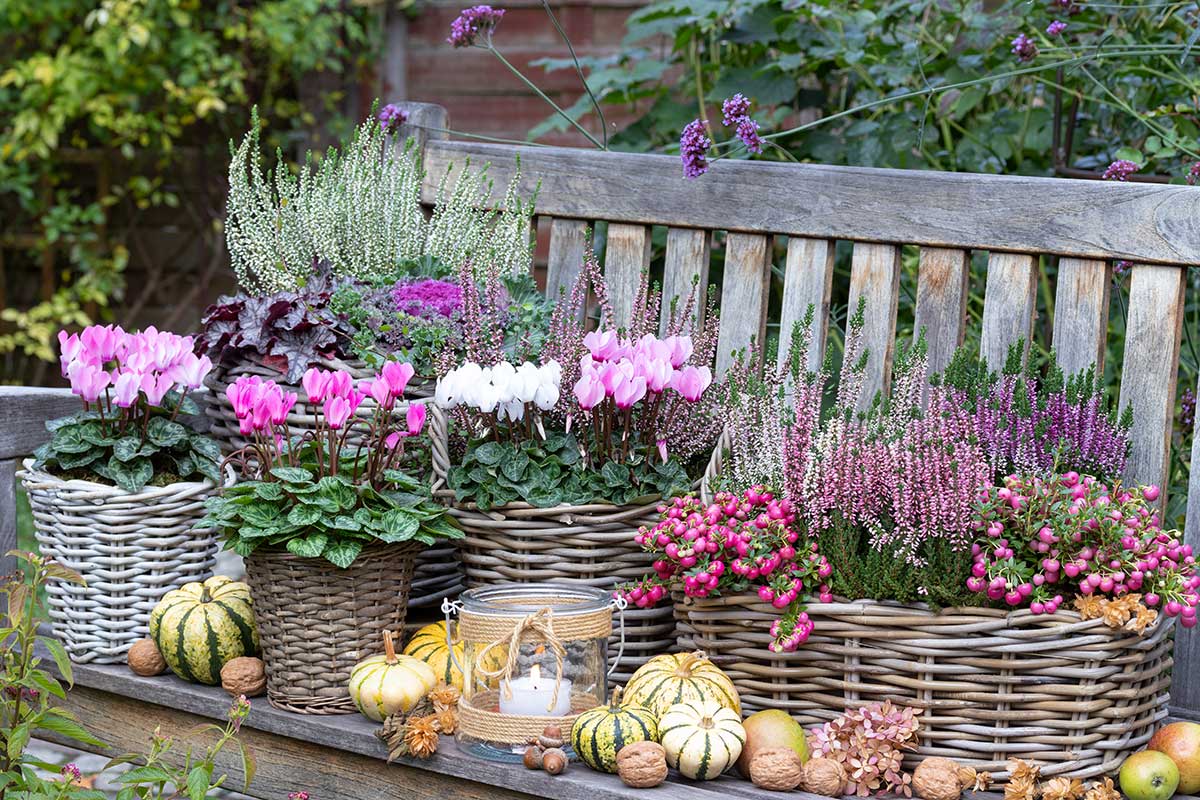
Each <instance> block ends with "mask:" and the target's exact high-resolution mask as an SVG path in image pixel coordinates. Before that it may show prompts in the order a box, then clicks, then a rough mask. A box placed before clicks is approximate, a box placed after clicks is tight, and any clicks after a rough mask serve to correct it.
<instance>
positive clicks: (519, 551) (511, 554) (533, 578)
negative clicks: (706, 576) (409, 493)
mask: <svg viewBox="0 0 1200 800" xmlns="http://www.w3.org/2000/svg"><path fill="white" fill-rule="evenodd" d="M429 424H431V425H433V426H434V427H433V428H431V430H430V436H431V437H432V439H433V441H434V445H433V448H432V457H433V472H434V477H435V480H434V486H435V487H436V488H437V491H436V492H435V494H436V495H437V496H438V497H440V498H441V499H442V500H443V501H444V502H445V503H446V504H447V505H449V506H450V513H451V515H453V517H454V518H455V519H456V520H457V521H458V523H459V525H461V526H462V528H463V531H464V532H465V533H466V537H465V538H464V539H462V540H461V541H460V542H459V547H460V552H461V554H462V563H463V569H464V571H465V573H466V585H467V586H468V587H474V586H494V585H496V584H500V583H541V582H547V581H561V582H566V583H576V584H582V585H585V586H596V587H601V588H607V587H612V586H616V585H617V584H620V583H624V582H626V581H633V580H637V579H638V578H641V577H642V576H644V575H646V574H647V573H649V572H650V570H651V568H650V565H651V564H652V563H653V562H654V557H653V556H652V555H651V554H649V553H647V552H645V551H644V550H642V548H641V545H639V544H638V543H637V542H636V541H634V536H635V535H636V534H637V531H638V528H640V527H641V526H643V525H651V526H652V525H654V523H655V522H657V521H658V505H659V502H660V501H658V500H655V501H654V502H650V503H644V504H641V505H634V506H614V505H611V504H608V503H592V504H588V505H582V506H570V505H559V506H555V507H553V508H536V507H534V506H531V505H529V504H528V503H509V504H507V505H504V506H500V507H498V508H493V509H491V510H489V511H481V510H480V509H479V508H478V506H476V505H475V504H474V503H471V502H462V503H460V502H456V501H455V499H454V492H453V491H452V490H450V489H449V487H448V480H449V474H450V468H451V466H452V464H451V456H450V446H449V432H448V426H447V419H446V415H445V413H444V412H442V411H441V410H440V409H437V408H436V407H431V409H430V414H429ZM638 618H639V619H641V620H642V621H644V622H645V623H646V624H645V625H644V626H633V627H632V629H631V630H629V631H627V635H626V640H625V642H626V647H625V653H624V656H623V658H622V660H621V665H620V670H621V672H620V673H619V676H624V677H625V679H628V675H632V674H633V671H634V670H636V669H637V667H639V666H641V665H642V664H644V663H645V662H646V661H648V660H649V659H650V658H651V657H652V656H654V655H657V654H658V653H660V652H662V650H661V649H658V648H659V647H660V646H661V645H662V644H663V642H664V639H665V640H666V641H667V642H670V641H671V640H673V639H674V636H673V634H668V635H667V636H665V637H664V636H663V634H664V630H665V629H666V628H667V626H670V628H671V629H673V628H674V613H673V612H672V610H671V609H670V607H669V606H666V607H663V608H657V609H650V610H647V611H646V612H645V613H642V612H640V611H639V617H638ZM616 647H617V646H616V642H614V641H610V642H609V657H610V658H613V657H615V655H616ZM619 676H614V677H616V678H617V679H618V680H619V679H620V677H619Z"/></svg>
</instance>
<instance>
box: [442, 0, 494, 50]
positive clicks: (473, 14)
mask: <svg viewBox="0 0 1200 800" xmlns="http://www.w3.org/2000/svg"><path fill="white" fill-rule="evenodd" d="M503 16H504V9H503V8H492V7H491V6H489V5H481V6H472V7H471V8H467V9H463V12H462V13H461V14H459V15H458V18H457V19H456V20H454V22H452V23H450V36H449V38H447V39H446V41H447V42H449V43H450V44H452V45H454V46H455V47H470V46H471V45H473V44H475V37H477V36H479V35H480V34H483V35H484V36H486V37H489V41H490V37H491V34H492V31H494V30H495V29H496V26H497V25H499V24H500V19H501V18H502V17H503Z"/></svg>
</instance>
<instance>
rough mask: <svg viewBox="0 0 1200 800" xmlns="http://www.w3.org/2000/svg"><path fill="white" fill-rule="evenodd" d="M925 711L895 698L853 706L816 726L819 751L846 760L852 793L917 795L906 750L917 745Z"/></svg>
mask: <svg viewBox="0 0 1200 800" xmlns="http://www.w3.org/2000/svg"><path fill="white" fill-rule="evenodd" d="M919 713H921V711H920V709H914V708H908V707H898V706H894V705H892V702H891V701H890V700H886V701H884V702H883V703H875V704H873V705H869V706H863V707H862V708H855V709H850V710H848V711H846V712H845V713H844V714H842V715H841V716H840V717H837V718H836V719H833V720H831V721H829V722H826V723H825V724H824V725H823V726H822V727H820V728H818V729H816V730H815V731H814V732H813V752H814V753H815V754H816V755H818V756H820V757H822V758H828V759H832V760H833V761H837V762H838V763H839V764H841V765H842V767H843V769H845V771H846V775H847V778H848V781H847V788H846V790H847V792H848V793H853V794H855V795H857V796H859V797H868V796H870V795H872V794H876V795H882V794H885V793H892V794H903V795H904V796H905V797H912V786H911V785H910V784H911V781H912V777H911V776H910V775H908V774H907V773H905V772H904V770H903V768H902V767H903V761H904V753H905V751H908V750H913V749H915V748H916V746H917V731H918V729H919V728H920V727H921V723H920V720H918V719H917V715H918V714H919Z"/></svg>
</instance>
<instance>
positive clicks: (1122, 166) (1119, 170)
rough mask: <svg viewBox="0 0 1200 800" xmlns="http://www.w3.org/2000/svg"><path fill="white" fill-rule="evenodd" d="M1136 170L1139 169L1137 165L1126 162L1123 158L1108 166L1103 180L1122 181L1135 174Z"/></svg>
mask: <svg viewBox="0 0 1200 800" xmlns="http://www.w3.org/2000/svg"><path fill="white" fill-rule="evenodd" d="M1138 169H1140V168H1139V167H1138V165H1137V164H1135V163H1133V162H1132V161H1128V160H1126V159H1124V158H1118V159H1117V160H1116V161H1114V162H1112V163H1111V164H1109V165H1108V168H1107V169H1105V170H1104V175H1103V178H1104V180H1106V181H1123V180H1125V179H1126V178H1128V177H1129V176H1130V175H1132V174H1133V173H1135V172H1137V171H1138Z"/></svg>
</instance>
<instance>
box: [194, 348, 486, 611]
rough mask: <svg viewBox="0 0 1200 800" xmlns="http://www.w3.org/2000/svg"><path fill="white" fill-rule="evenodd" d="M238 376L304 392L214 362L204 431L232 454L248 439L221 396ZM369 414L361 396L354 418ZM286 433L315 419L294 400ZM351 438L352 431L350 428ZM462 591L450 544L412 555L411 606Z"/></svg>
mask: <svg viewBox="0 0 1200 800" xmlns="http://www.w3.org/2000/svg"><path fill="white" fill-rule="evenodd" d="M322 366H323V367H325V368H326V369H342V370H345V371H347V372H349V373H350V374H351V375H352V376H353V377H354V379H355V380H356V381H357V380H364V379H367V378H370V377H372V376H374V374H375V372H374V371H372V370H370V369H368V368H367V367H366V365H365V364H363V363H362V362H335V361H328V362H325V363H324V364H323V365H322ZM241 375H257V376H258V377H260V378H263V379H264V380H266V379H271V380H275V381H276V383H279V385H280V386H281V388H283V390H284V391H285V392H295V393H296V395H297V396H298V397H300V398H304V397H306V396H307V395H306V394H305V392H304V389H303V388H301V387H299V386H289V385H286V384H283V383H282V382H281V380H282V378H281V376H280V374H279V372H278V370H274V369H271V368H270V367H265V366H263V365H261V364H255V363H246V364H241V365H237V366H234V367H230V366H228V365H219V366H218V367H217V368H216V369H214V370H213V371H212V372H210V373H209V375H208V378H206V379H205V382H204V383H205V386H207V387H208V390H209V391H207V392H205V393H204V396H205V398H206V399H205V401H204V413H205V415H206V416H207V417H208V418H209V420H210V422H211V426H212V427H211V428H210V429H209V435H210V436H212V437H213V438H214V439H216V440H217V441H218V442H219V443H220V445H221V450H222V451H223V452H225V453H232V452H235V451H237V450H240V449H242V448H243V447H245V446H246V445H247V444H249V441H248V440H247V439H246V438H244V437H243V436H242V435H241V432H240V431H239V429H238V420H237V416H236V415H235V414H234V413H233V404H232V403H230V402H229V399H228V398H227V397H226V396H225V389H226V387H227V386H229V384H230V383H232V382H233V381H234V380H236V379H237V378H238V377H239V376H241ZM431 389H432V384H422V385H419V386H416V387H415V389H414V387H412V386H410V389H409V392H408V393H409V394H411V395H412V396H413V397H416V398H422V397H427V396H431ZM407 411H408V404H407V403H397V404H396V412H395V413H397V414H399V415H400V416H403V415H404V414H406V413H407ZM374 413H375V402H374V400H372V399H371V398H369V397H368V398H366V399H365V400H364V401H363V403H362V405H360V406H359V407H358V410H357V411H356V412H355V414H354V416H355V417H356V418H357V419H360V420H362V421H363V422H368V421H369V420H370V419H371V416H372V415H373V414H374ZM287 425H288V435H289V436H301V435H303V434H304V433H305V432H306V431H311V430H315V429H316V427H317V417H316V415H315V414H313V413H311V412H310V411H309V410H308V407H307V406H306V405H305V404H304V403H303V402H302V401H301V400H298V401H297V402H296V405H295V406H294V407H293V408H292V411H291V413H289V414H288V418H287ZM350 439H351V441H353V439H354V434H353V432H351V436H350ZM462 590H463V573H462V565H461V564H460V563H459V560H458V554H457V549H456V548H455V547H453V546H445V545H443V546H439V547H434V548H431V549H429V550H424V551H422V552H421V553H420V554H418V556H417V568H416V578H415V580H414V581H413V587H412V595H411V596H410V597H409V601H408V602H409V605H410V606H412V607H413V608H426V607H438V606H440V605H441V603H442V598H444V597H456V596H457V595H458V593H459V592H461V591H462Z"/></svg>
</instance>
